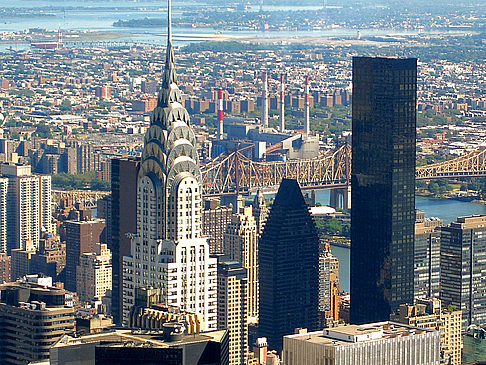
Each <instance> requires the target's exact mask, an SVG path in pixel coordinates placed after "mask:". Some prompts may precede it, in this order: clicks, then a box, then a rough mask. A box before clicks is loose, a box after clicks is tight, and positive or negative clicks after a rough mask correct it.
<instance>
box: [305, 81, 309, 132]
mask: <svg viewBox="0 0 486 365" xmlns="http://www.w3.org/2000/svg"><path fill="white" fill-rule="evenodd" d="M304 134H305V135H309V134H310V105H309V76H306V77H305V120H304Z"/></svg>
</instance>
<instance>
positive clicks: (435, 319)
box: [390, 298, 462, 365]
mask: <svg viewBox="0 0 486 365" xmlns="http://www.w3.org/2000/svg"><path fill="white" fill-rule="evenodd" d="M390 319H391V320H392V321H393V322H398V323H403V324H406V325H409V326H413V327H418V328H426V329H430V330H436V331H439V333H440V355H441V362H442V363H444V364H449V365H461V350H462V312H461V311H460V310H452V309H446V308H442V303H441V301H440V300H439V299H437V298H422V299H417V302H416V304H415V305H409V304H400V308H398V313H394V314H392V315H391V316H390Z"/></svg>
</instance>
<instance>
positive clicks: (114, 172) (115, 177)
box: [107, 158, 140, 325]
mask: <svg viewBox="0 0 486 365" xmlns="http://www.w3.org/2000/svg"><path fill="white" fill-rule="evenodd" d="M139 166H140V159H139V158H125V159H112V160H111V210H110V212H111V214H110V217H109V219H108V224H107V229H108V248H109V249H110V250H111V254H112V273H113V275H112V286H113V292H112V297H111V308H112V314H113V321H114V322H115V323H116V324H118V325H120V324H121V320H122V317H123V256H129V255H130V238H129V237H127V233H130V232H136V230H137V175H138V168H139Z"/></svg>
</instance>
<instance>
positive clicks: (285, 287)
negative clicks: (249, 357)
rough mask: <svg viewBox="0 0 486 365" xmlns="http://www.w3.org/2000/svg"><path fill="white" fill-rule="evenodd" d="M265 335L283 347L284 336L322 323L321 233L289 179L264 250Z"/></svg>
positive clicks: (261, 255)
mask: <svg viewBox="0 0 486 365" xmlns="http://www.w3.org/2000/svg"><path fill="white" fill-rule="evenodd" d="M258 260H259V282H260V307H259V309H260V315H259V335H260V336H261V337H267V339H268V343H269V347H270V348H272V349H276V350H278V351H281V350H282V341H283V336H284V335H289V334H293V333H294V330H295V329H296V328H298V327H302V328H307V329H308V330H309V331H313V330H316V329H317V327H318V306H319V300H318V295H319V237H318V234H317V230H316V227H315V224H314V221H313V220H312V217H311V215H310V213H309V211H308V207H307V205H306V203H305V201H304V197H303V196H302V192H301V191H300V187H299V184H298V183H297V181H296V180H289V179H284V180H282V183H281V184H280V187H279V189H278V193H277V196H276V197H275V201H274V203H273V205H272V208H271V210H270V214H269V216H268V219H267V221H266V224H265V228H264V230H263V233H262V236H261V239H260V242H259V249H258Z"/></svg>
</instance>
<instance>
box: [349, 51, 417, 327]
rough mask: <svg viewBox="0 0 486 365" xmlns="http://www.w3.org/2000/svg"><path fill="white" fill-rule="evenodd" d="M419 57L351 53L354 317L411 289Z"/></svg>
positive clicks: (376, 315)
mask: <svg viewBox="0 0 486 365" xmlns="http://www.w3.org/2000/svg"><path fill="white" fill-rule="evenodd" d="M416 93H417V60H416V59H395V58H372V57H354V58H353V139H352V177H351V185H352V187H353V189H352V199H351V200H352V204H353V209H352V210H351V243H352V244H351V323H358V324H359V323H369V322H376V321H383V320H387V319H388V318H389V316H390V314H391V313H392V311H394V310H395V309H397V308H398V306H399V304H400V303H407V302H408V303H411V302H412V301H413V290H414V270H413V262H414V223H415V136H416V130H415V127H416V100H417V99H416Z"/></svg>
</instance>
